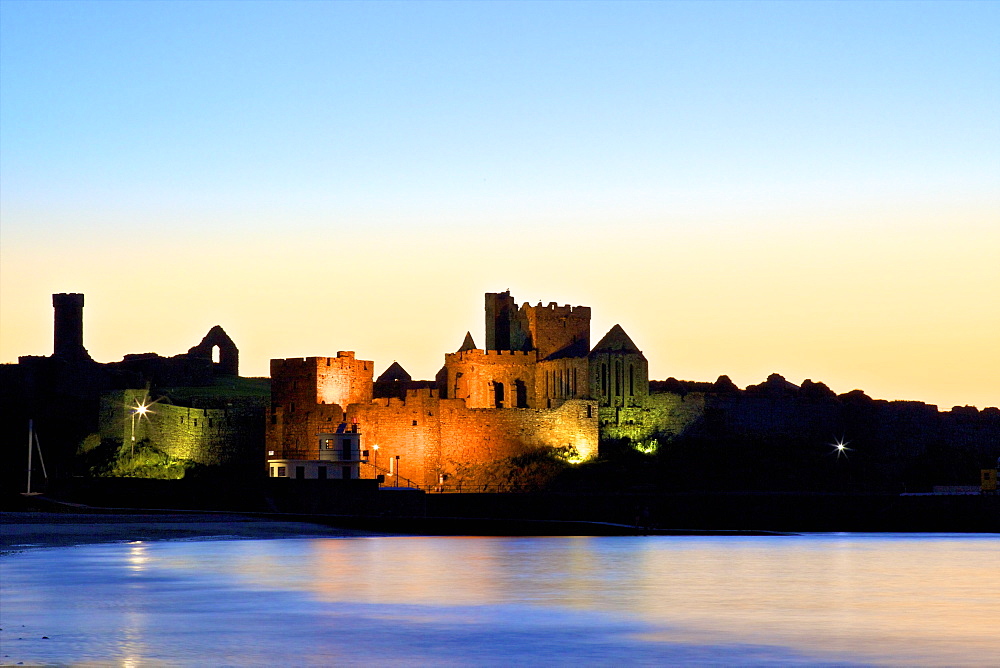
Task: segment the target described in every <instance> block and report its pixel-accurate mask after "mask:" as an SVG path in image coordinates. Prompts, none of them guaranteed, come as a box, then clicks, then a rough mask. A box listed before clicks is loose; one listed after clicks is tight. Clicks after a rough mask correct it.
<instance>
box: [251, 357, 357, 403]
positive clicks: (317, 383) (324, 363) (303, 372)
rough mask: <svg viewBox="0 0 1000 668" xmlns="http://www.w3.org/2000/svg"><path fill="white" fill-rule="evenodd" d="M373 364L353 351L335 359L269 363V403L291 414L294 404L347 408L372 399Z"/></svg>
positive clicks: (311, 358) (302, 359)
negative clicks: (357, 356)
mask: <svg viewBox="0 0 1000 668" xmlns="http://www.w3.org/2000/svg"><path fill="white" fill-rule="evenodd" d="M373 377H374V363H373V362H371V361H369V360H359V359H355V357H354V353H353V352H352V351H343V350H342V351H340V352H338V353H337V356H336V357H306V358H291V359H275V360H271V378H272V386H271V395H272V398H273V399H272V403H277V404H279V405H285V408H286V409H287V410H289V411H294V410H295V406H294V405H293V404H295V403H296V402H297V403H299V404H302V405H303V406H304V407H308V406H310V405H312V404H316V403H319V404H337V405H338V406H347V405H348V404H353V403H364V402H368V401H370V400H371V398H372V385H373V381H372V379H373Z"/></svg>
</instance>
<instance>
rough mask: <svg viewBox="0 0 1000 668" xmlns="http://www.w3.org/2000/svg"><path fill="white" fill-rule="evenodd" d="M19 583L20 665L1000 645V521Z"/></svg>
mask: <svg viewBox="0 0 1000 668" xmlns="http://www.w3.org/2000/svg"><path fill="white" fill-rule="evenodd" d="M0 576H2V577H0V583H2V589H0V601H2V604H0V628H2V629H3V631H2V632H0V639H2V649H0V657H2V662H3V663H7V664H11V663H16V662H18V661H24V662H26V663H27V662H34V663H38V662H52V663H62V664H66V663H72V664H75V665H81V664H82V665H88V664H90V665H98V664H100V665H107V664H115V665H123V666H139V665H178V664H180V665H213V664H214V665H218V664H231V665H248V664H256V665H263V664H269V665H274V664H286V665H329V664H340V665H343V664H352V663H356V664H362V663H363V664H398V663H403V664H476V665H484V664H486V665H500V664H512V663H528V664H569V663H573V664H621V663H638V664H664V663H687V664H692V663H694V664H697V663H709V664H712V663H730V664H731V663H739V664H776V663H784V664H810V665H815V664H817V663H820V664H822V663H829V664H845V663H846V664H851V663H858V664H870V663H891V664H910V665H912V664H932V665H940V664H949V665H956V664H967V665H989V664H994V665H995V664H996V662H997V661H998V657H1000V537H997V536H995V535H994V536H977V535H934V536H927V535H858V534H848V535H809V536H792V537H760V538H757V537H740V538H701V537H677V538H673V537H669V538H668V537H635V538H633V537H602V538H318V539H317V538H309V539H290V540H269V541H261V540H244V541H211V540H198V541H187V542H159V543H133V544H114V545H91V546H80V547H70V548H54V549H41V550H35V551H30V552H25V553H21V554H14V555H8V556H4V557H2V558H0ZM42 636H48V639H47V640H45V639H42Z"/></svg>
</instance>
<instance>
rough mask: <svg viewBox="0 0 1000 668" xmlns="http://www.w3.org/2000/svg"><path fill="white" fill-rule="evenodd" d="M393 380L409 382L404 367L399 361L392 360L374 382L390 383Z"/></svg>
mask: <svg viewBox="0 0 1000 668" xmlns="http://www.w3.org/2000/svg"><path fill="white" fill-rule="evenodd" d="M395 381H401V382H404V383H408V382H410V374H408V373H406V369H404V368H403V367H401V366H400V365H399V362H393V363H392V364H390V365H389V368H388V369H386V370H385V371H384V372H382V375H381V376H379V377H378V380H376V381H375V382H376V383H392V382H395Z"/></svg>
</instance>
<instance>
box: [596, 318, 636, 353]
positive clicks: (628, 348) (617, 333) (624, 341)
mask: <svg viewBox="0 0 1000 668" xmlns="http://www.w3.org/2000/svg"><path fill="white" fill-rule="evenodd" d="M590 352H591V354H593V353H638V354H640V355H641V354H642V351H641V350H639V349H638V348H637V347H636V345H635V344H634V343H632V339H630V338H629V337H628V334H626V333H625V330H624V329H622V326H621V325H615V326H614V327H612V328H611V329H610V330H609V331H608V333H607V334H605V335H604V338H603V339H601V340H600V341H599V342H598V343H597V345H596V346H594V349H593V350H591V351H590Z"/></svg>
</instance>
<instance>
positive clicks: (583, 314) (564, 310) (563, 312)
mask: <svg viewBox="0 0 1000 668" xmlns="http://www.w3.org/2000/svg"><path fill="white" fill-rule="evenodd" d="M521 310H522V311H529V310H530V311H535V312H538V311H539V310H543V311H547V312H548V313H549V314H550V315H553V316H556V317H560V318H568V317H574V318H586V319H588V320H589V319H590V307H589V306H572V305H570V304H564V305H560V304H557V303H556V302H549V304H548V306H542V302H538V304H537V305H535V306H532V305H531V304H529V303H528V302H524V304H522V305H521Z"/></svg>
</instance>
